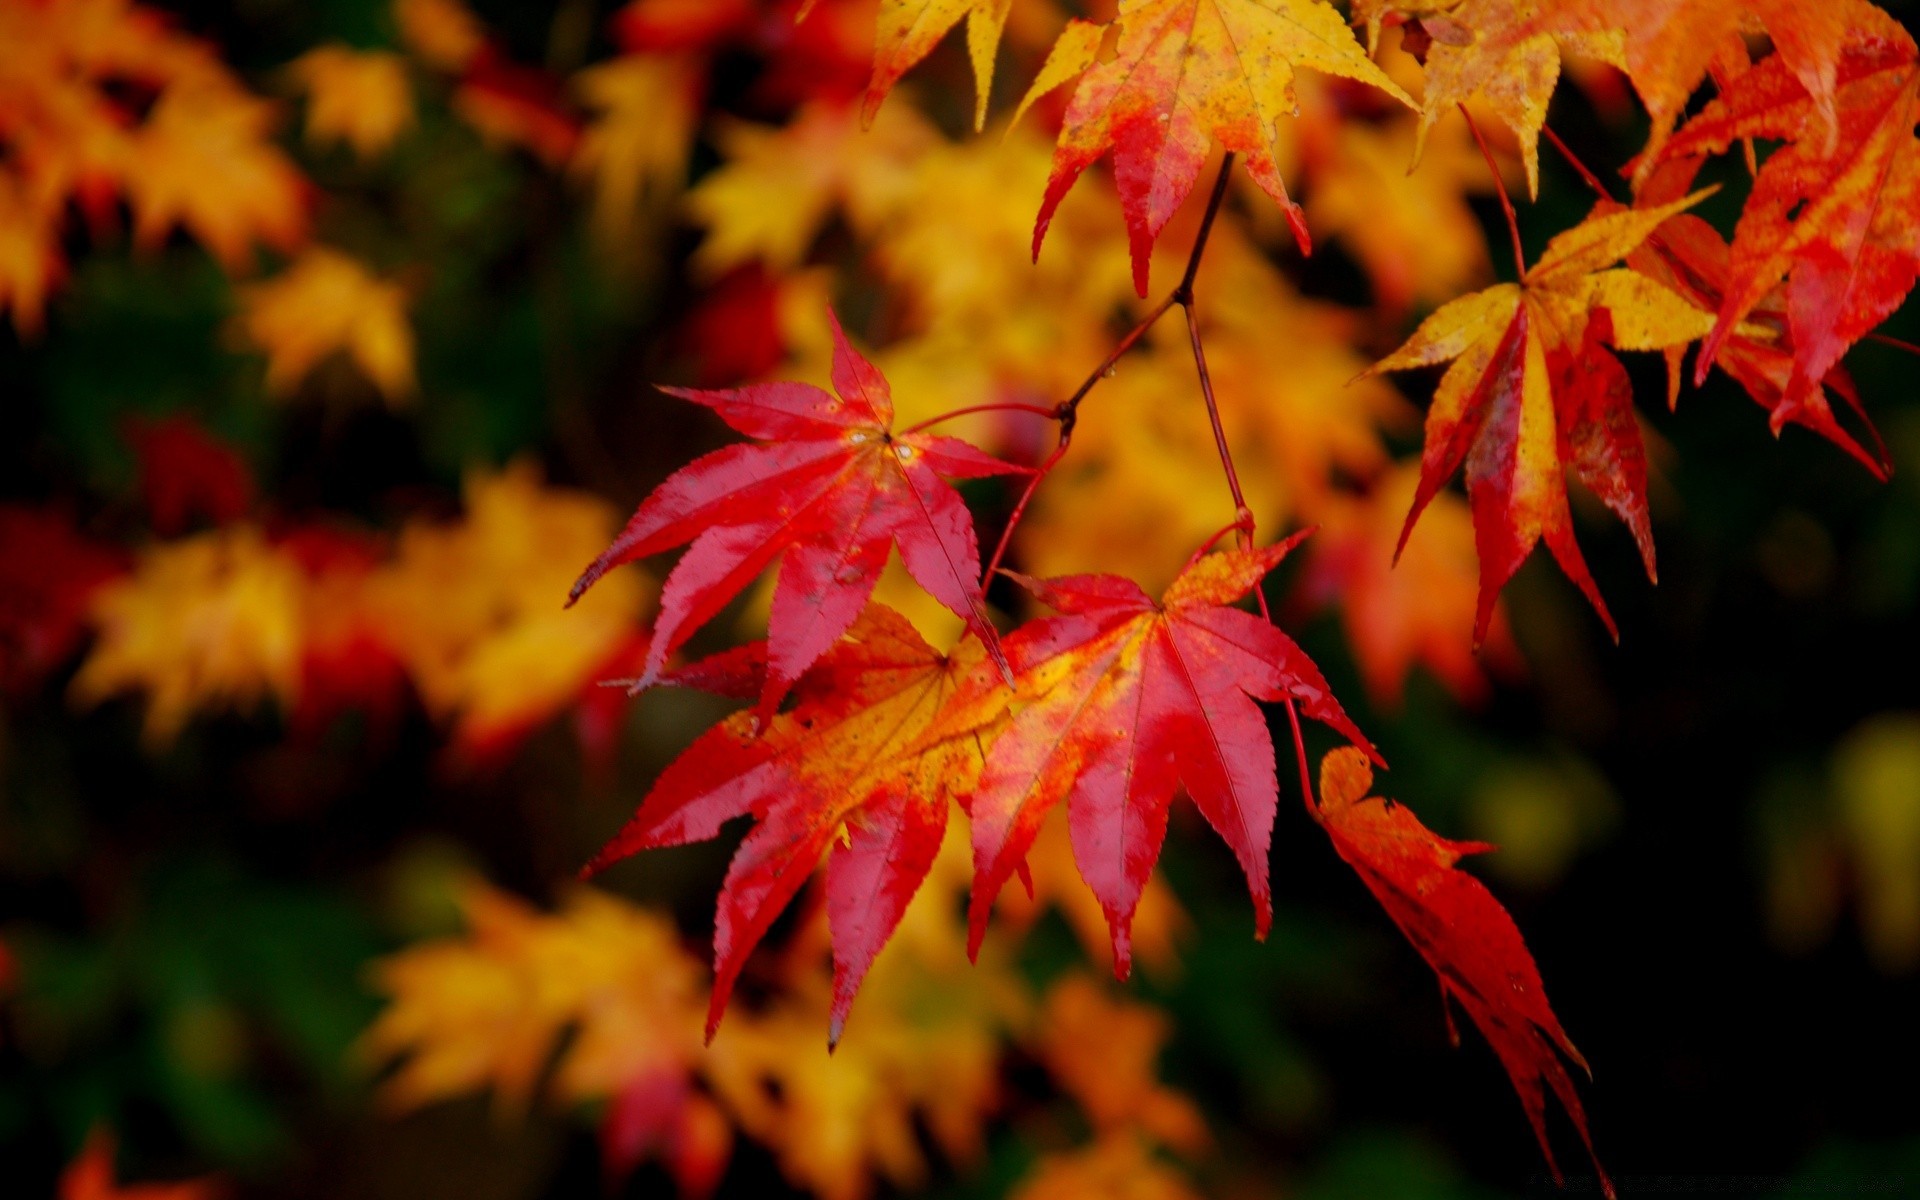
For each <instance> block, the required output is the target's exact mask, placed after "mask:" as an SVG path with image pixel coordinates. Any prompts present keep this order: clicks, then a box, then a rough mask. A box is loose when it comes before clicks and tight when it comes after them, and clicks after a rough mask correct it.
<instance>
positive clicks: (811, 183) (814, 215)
mask: <svg viewBox="0 0 1920 1200" xmlns="http://www.w3.org/2000/svg"><path fill="white" fill-rule="evenodd" d="M938 136H939V135H938V134H937V133H936V132H935V131H934V130H933V128H932V127H931V126H929V125H928V124H927V123H926V121H925V119H924V118H922V117H920V116H919V115H918V114H917V113H916V112H915V111H914V110H913V109H912V108H910V107H908V106H906V105H898V104H896V105H893V106H891V107H889V108H887V109H884V110H882V111H881V113H880V116H879V118H878V119H877V120H875V121H874V123H873V127H872V128H871V129H868V130H864V131H863V130H862V129H861V128H860V121H859V117H858V116H857V115H856V114H855V113H854V111H853V110H852V109H851V108H850V107H847V106H845V105H842V104H834V103H829V102H826V101H815V102H813V103H810V104H808V105H806V106H805V107H804V108H802V109H801V110H800V111H799V112H798V113H797V114H795V115H794V118H793V120H792V121H790V122H789V123H788V124H787V125H785V126H783V127H781V128H777V129H776V128H769V127H767V126H763V125H753V124H749V123H746V122H740V121H734V122H727V123H724V124H721V125H720V126H719V128H718V130H717V141H718V143H719V147H720V153H721V157H722V158H724V159H725V160H726V161H725V163H724V164H723V165H722V166H721V167H719V168H718V169H717V170H715V171H713V172H711V173H710V174H708V175H707V176H706V177H705V178H704V179H702V180H701V181H700V182H699V184H697V185H696V186H695V187H694V189H693V190H692V191H691V192H689V193H688V194H687V209H688V211H689V213H691V215H692V217H693V220H694V223H695V224H698V225H701V226H703V227H705V229H706V231H707V236H706V239H705V240H704V241H702V242H701V244H700V248H699V250H698V251H696V252H695V254H694V260H693V261H694V266H695V267H696V269H698V270H699V271H700V273H701V274H702V275H704V276H706V277H708V278H716V277H718V276H720V275H723V274H725V273H726V272H727V271H729V270H731V269H732V268H734V267H737V266H739V265H741V264H742V263H747V262H752V261H754V260H756V259H758V260H759V261H761V262H763V263H765V264H766V265H767V266H768V267H769V268H771V269H772V270H774V271H787V270H791V269H792V268H794V267H796V266H798V265H799V264H800V263H801V262H802V261H803V260H804V259H805V258H806V255H807V251H808V250H809V249H811V248H812V245H813V240H814V238H815V237H816V236H817V235H818V234H819V232H820V230H821V229H822V228H823V227H824V226H825V225H826V223H827V221H828V220H829V219H830V218H831V217H832V216H833V215H834V214H835V213H836V212H841V213H844V215H845V216H846V217H847V219H848V221H849V222H850V223H851V224H852V225H853V226H854V228H855V229H856V230H866V229H869V228H870V227H871V225H872V222H873V220H874V217H875V214H877V213H879V212H884V211H888V210H890V209H891V208H892V206H893V204H894V202H895V200H894V198H895V197H897V196H899V195H900V194H901V193H902V192H903V191H905V190H906V189H908V188H909V187H911V186H912V182H913V178H914V174H915V172H916V171H917V170H918V165H919V156H920V154H921V153H922V152H923V151H925V150H926V149H927V148H929V147H930V146H932V145H933V144H934V142H935V140H936V139H937V138H938Z"/></svg>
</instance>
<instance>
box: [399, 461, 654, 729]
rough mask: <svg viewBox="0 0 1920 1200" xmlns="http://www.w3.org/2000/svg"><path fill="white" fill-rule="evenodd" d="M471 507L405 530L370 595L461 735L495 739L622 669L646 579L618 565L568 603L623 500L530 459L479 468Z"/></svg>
mask: <svg viewBox="0 0 1920 1200" xmlns="http://www.w3.org/2000/svg"><path fill="white" fill-rule="evenodd" d="M466 509H467V513H466V517H465V519H464V520H462V521H460V522H457V523H454V524H448V525H436V524H432V523H428V522H418V523H415V524H413V525H411V526H409V527H408V528H406V529H405V530H403V531H402V532H401V534H400V541H399V544H398V546H397V547H396V548H395V551H394V558H393V562H392V564H391V566H390V567H389V568H388V569H387V570H386V571H385V572H384V573H383V574H382V575H381V577H380V578H379V579H378V580H376V581H375V583H374V584H373V585H372V587H373V600H372V603H373V604H374V605H375V606H376V608H377V611H378V613H379V617H380V623H381V626H382V628H383V629H384V630H385V631H386V633H387V636H388V638H389V639H390V641H391V644H392V646H393V648H394V650H395V652H396V653H397V654H398V655H399V657H400V659H401V661H402V662H403V663H404V664H405V665H406V667H407V670H408V672H409V673H410V674H411V675H412V677H413V680H414V686H415V687H416V689H418V691H419V693H420V698H421V700H422V701H423V702H424V703H425V704H426V706H427V711H428V712H430V713H432V714H433V715H434V716H435V717H437V718H440V719H442V720H449V721H452V722H453V723H454V728H455V738H456V741H457V742H459V743H460V744H461V745H463V746H467V747H470V748H474V749H485V748H487V747H489V746H491V745H493V744H496V743H498V742H500V741H502V740H507V739H511V738H512V737H513V736H514V735H516V734H518V733H520V732H523V731H524V730H525V729H526V728H527V727H528V726H530V725H532V724H536V723H538V722H539V721H540V720H543V719H544V718H545V717H546V716H547V715H548V714H550V713H552V712H554V711H556V710H558V709H561V708H564V707H566V706H567V705H568V704H570V703H571V702H572V701H573V700H574V699H575V698H576V697H577V696H578V695H579V694H580V693H581V692H582V690H583V689H585V688H588V687H590V686H592V685H593V683H594V682H595V681H597V680H599V679H601V678H604V677H605V676H607V675H612V674H618V673H619V671H618V669H617V668H616V667H614V665H613V664H614V660H615V659H616V658H617V657H618V655H619V654H620V652H621V651H622V649H624V648H625V647H626V646H627V645H628V644H629V643H630V641H631V639H633V638H634V637H635V626H636V623H637V622H638V620H639V618H640V616H641V615H642V614H641V606H642V605H643V604H644V603H645V602H646V601H647V600H648V598H649V597H648V594H647V593H648V590H649V588H648V585H647V584H646V583H645V582H644V581H643V578H642V576H641V575H640V574H639V573H638V572H637V571H633V570H622V571H616V572H614V573H613V574H612V575H610V576H609V577H608V578H607V579H606V580H604V581H602V583H601V585H600V586H599V587H597V588H595V589H594V591H593V593H592V594H590V595H588V596H586V597H584V598H583V599H582V600H581V601H580V603H578V604H577V605H575V606H574V607H573V608H572V609H563V608H562V607H561V601H563V600H564V599H565V598H566V595H567V589H568V586H569V585H570V584H572V582H573V578H574V576H575V575H577V574H578V573H579V569H580V564H581V563H583V562H588V561H591V559H592V558H593V556H594V555H595V554H597V553H599V551H600V548H601V547H603V546H605V545H606V543H607V541H608V539H609V538H611V537H612V535H613V532H614V531H615V530H616V529H617V528H618V527H619V520H618V513H617V512H616V511H615V510H614V508H613V506H612V505H610V504H608V503H607V502H606V501H604V500H601V499H599V498H597V497H593V496H589V495H586V494H584V493H580V492H571V491H565V490H562V489H557V488H548V487H546V486H544V485H543V484H542V483H541V482H540V477H539V473H538V471H537V470H536V469H535V468H534V467H533V466H532V465H531V464H529V463H518V464H515V465H513V466H511V467H509V468H507V470H506V471H504V472H502V473H500V474H497V475H495V474H482V473H476V474H474V475H472V476H470V477H469V478H468V480H467V484H466ZM609 584H611V585H612V586H611V587H609V586H608V585H609ZM602 593H604V594H602Z"/></svg>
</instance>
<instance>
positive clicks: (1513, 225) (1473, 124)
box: [1459, 104, 1527, 279]
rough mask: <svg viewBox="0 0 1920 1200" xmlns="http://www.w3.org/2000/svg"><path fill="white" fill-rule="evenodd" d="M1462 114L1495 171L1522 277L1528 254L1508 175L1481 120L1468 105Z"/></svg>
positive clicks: (1524, 272)
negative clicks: (1495, 156)
mask: <svg viewBox="0 0 1920 1200" xmlns="http://www.w3.org/2000/svg"><path fill="white" fill-rule="evenodd" d="M1459 108H1460V115H1461V116H1463V117H1465V118H1466V119H1467V128H1468V129H1470V130H1472V131H1473V140H1474V141H1475V142H1476V143H1478V144H1479V146H1480V157H1482V158H1484V159H1486V160H1487V170H1489V171H1492V172H1493V186H1494V187H1495V189H1497V191H1498V193H1499V196H1500V211H1501V212H1504V213H1506V214H1507V235H1508V236H1509V237H1511V238H1512V239H1513V265H1514V269H1515V270H1517V271H1519V272H1520V277H1521V278H1522V279H1524V278H1526V275H1527V256H1526V255H1525V254H1522V253H1521V252H1520V218H1519V217H1518V216H1516V215H1515V214H1514V211H1513V198H1512V197H1511V196H1508V195H1507V180H1506V177H1505V176H1503V175H1501V174H1500V164H1499V163H1497V162H1495V161H1494V159H1493V151H1492V150H1491V149H1489V148H1488V146H1487V139H1486V138H1485V137H1483V136H1482V135H1481V133H1480V124H1479V122H1477V121H1475V120H1474V119H1473V114H1472V113H1470V112H1468V111H1467V106H1466V105H1465V104H1462V105H1460V106H1459Z"/></svg>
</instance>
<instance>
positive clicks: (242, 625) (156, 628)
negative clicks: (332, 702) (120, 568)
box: [72, 525, 301, 747]
mask: <svg viewBox="0 0 1920 1200" xmlns="http://www.w3.org/2000/svg"><path fill="white" fill-rule="evenodd" d="M92 620H93V623H94V625H95V626H96V627H97V629H98V637H97V640H96V641H95V643H94V646H93V649H92V650H91V651H90V652H89V653H88V655H87V658H86V661H85V662H83V663H82V664H81V666H80V671H79V673H78V674H77V675H75V676H74V679H73V684H72V696H73V699H74V701H75V703H77V704H80V705H84V706H90V705H93V704H97V703H99V702H100V701H102V700H104V699H106V698H107V697H108V696H111V695H114V694H117V693H120V692H127V691H145V692H147V693H148V694H149V699H148V704H147V716H146V723H145V726H144V728H143V734H144V737H145V740H146V742H147V744H148V745H149V746H153V747H158V746H164V745H165V744H167V743H168V742H170V741H172V740H173V738H174V737H175V736H176V735H177V734H178V733H179V732H180V730H181V728H182V727H184V726H185V725H186V722H187V718H188V717H189V715H191V714H192V712H193V711H194V709H196V708H199V707H208V708H213V707H227V708H235V709H245V708H250V707H252V706H253V705H255V704H256V703H258V702H259V700H260V699H261V698H263V697H264V696H268V695H271V696H273V697H274V698H276V699H278V700H279V701H280V702H281V704H282V707H283V708H291V707H292V701H293V699H294V697H295V696H296V695H297V691H298V686H299V681H300V652H301V576H300V569H299V566H298V564H297V563H295V562H294V561H293V560H292V559H291V558H290V557H289V556H287V555H285V554H284V553H282V552H281V551H280V550H279V549H278V548H276V547H275V546H273V545H272V544H271V543H270V542H268V541H267V539H266V538H265V537H264V536H263V535H262V534H261V533H260V531H259V530H257V529H255V528H253V527H252V526H247V525H236V526H229V527H227V528H225V529H220V530H215V531H213V532H211V533H206V534H202V535H200V536H198V537H192V538H187V539H184V540H182V541H177V542H170V543H166V544H163V545H158V546H153V547H150V548H148V549H147V550H145V551H143V552H142V553H141V554H140V556H139V558H138V560H137V561H136V563H135V564H134V568H133V572H132V573H131V574H130V575H128V576H126V577H125V578H123V579H120V580H117V581H115V582H113V583H111V584H109V585H107V586H106V587H104V588H102V589H101V590H100V591H99V592H98V593H97V594H96V595H95V597H94V600H93V604H92Z"/></svg>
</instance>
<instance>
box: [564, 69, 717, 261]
mask: <svg viewBox="0 0 1920 1200" xmlns="http://www.w3.org/2000/svg"><path fill="white" fill-rule="evenodd" d="M573 86H574V88H575V90H576V91H577V92H578V94H579V96H580V100H581V103H582V104H583V105H584V106H585V107H586V108H587V110H588V111H589V112H590V113H592V114H593V116H592V117H591V119H590V120H589V122H588V124H587V126H586V129H585V130H584V131H583V132H582V134H581V135H580V144H579V145H578V146H577V147H576V148H575V150H574V155H573V162H572V164H571V166H570V168H569V169H570V170H571V171H572V172H573V174H574V176H575V177H576V178H579V179H582V180H584V181H586V182H588V183H590V184H591V185H592V188H593V213H592V217H591V220H592V223H593V229H594V232H595V233H596V234H597V235H598V236H599V237H600V239H601V241H603V242H604V243H606V244H607V245H610V246H615V247H624V246H627V245H628V244H629V243H630V242H631V241H632V240H633V236H634V234H635V233H636V231H637V230H636V226H637V223H638V218H639V216H640V214H641V202H642V201H643V200H644V199H646V198H647V197H648V195H649V194H650V193H654V194H657V193H659V192H667V193H672V192H677V191H678V190H679V189H680V188H681V186H683V185H684V183H685V182H686V173H687V151H688V149H689V148H690V147H691V145H692V143H693V131H694V126H695V124H696V122H697V120H698V111H697V110H698V101H699V94H700V90H701V88H700V82H699V79H698V77H697V75H696V74H695V73H694V72H693V71H692V70H691V69H689V68H688V67H686V66H685V65H683V64H678V63H673V62H668V61H664V60H661V59H657V58H642V57H637V56H628V57H624V58H618V59H615V60H613V61H612V62H608V63H603V64H601V65H600V66H596V67H590V68H588V69H587V70H584V71H582V72H580V73H579V74H578V75H576V76H575V77H574V80H573Z"/></svg>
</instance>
